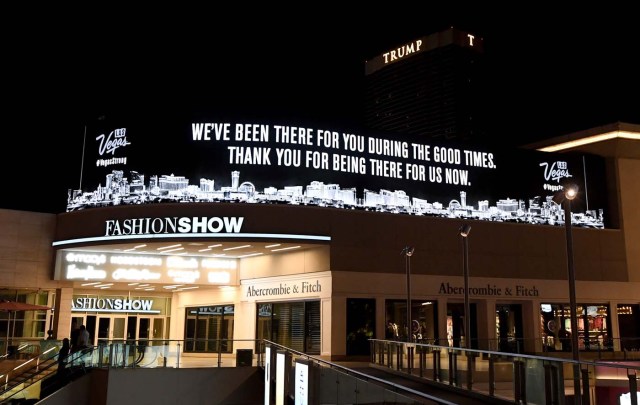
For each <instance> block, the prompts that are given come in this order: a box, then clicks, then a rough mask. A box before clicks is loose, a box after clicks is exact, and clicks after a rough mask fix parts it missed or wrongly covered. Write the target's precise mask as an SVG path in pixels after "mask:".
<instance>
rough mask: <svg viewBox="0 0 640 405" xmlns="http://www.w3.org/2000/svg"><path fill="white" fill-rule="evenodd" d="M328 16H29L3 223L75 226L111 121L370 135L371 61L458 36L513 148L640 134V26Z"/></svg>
mask: <svg viewBox="0 0 640 405" xmlns="http://www.w3.org/2000/svg"><path fill="white" fill-rule="evenodd" d="M247 7H248V8H250V7H249V6H247ZM325 7H327V8H326V9H307V10H305V11H302V10H291V9H284V8H282V9H278V10H276V9H273V8H270V9H268V10H267V9H265V10H254V9H247V10H243V11H242V12H241V13H240V12H236V13H233V14H226V13H224V12H222V10H216V11H215V12H214V11H211V10H206V11H204V10H190V11H189V12H188V13H184V12H178V11H175V10H164V11H157V10H156V11H154V12H153V13H152V12H151V11H145V12H144V13H141V14H138V13H136V15H132V14H131V10H127V12H126V13H125V12H123V10H119V11H118V12H113V11H110V12H108V13H107V12H102V11H101V12H100V13H97V12H91V13H88V12H87V13H84V14H83V10H73V12H72V10H69V14H68V16H67V17H57V18H53V17H52V16H50V15H44V13H43V15H41V16H39V17H35V16H33V15H30V16H29V17H28V18H27V17H21V16H16V18H15V20H14V21H13V24H14V25H15V26H16V28H19V30H18V29H16V30H15V31H14V32H13V35H12V36H10V37H6V38H5V42H6V49H5V50H4V51H3V52H4V57H3V59H4V61H5V64H4V70H5V74H4V83H3V88H4V91H3V92H2V93H3V99H4V102H3V105H4V112H5V119H4V120H3V121H4V123H5V124H7V123H8V125H5V131H6V132H5V136H4V137H3V141H4V142H3V151H4V152H5V153H4V154H3V155H4V156H3V163H2V168H3V174H4V177H5V178H4V180H5V182H4V187H3V192H2V197H1V199H0V207H2V208H11V209H24V210H34V211H43V212H63V211H64V208H65V206H66V196H67V189H69V188H73V187H75V186H76V184H77V183H78V178H79V175H80V163H81V157H82V141H83V134H84V128H85V125H86V126H89V127H90V126H91V125H92V124H93V123H95V121H96V120H97V119H98V117H101V116H107V117H110V118H113V117H128V118H131V117H134V118H135V119H136V120H139V121H144V120H149V121H150V122H151V121H153V122H155V123H157V122H158V121H162V120H165V119H170V118H171V117H172V116H175V115H176V114H182V113H184V112H193V111H198V112H200V113H203V114H207V113H208V112H211V113H216V112H218V111H236V112H241V113H242V112H243V111H246V112H247V114H250V115H251V116H254V117H260V116H263V117H280V116H286V117H293V118H299V119H300V120H314V121H318V122H323V123H326V125H327V126H328V127H334V126H335V127H345V126H346V127H352V128H359V127H361V124H360V122H361V114H362V97H363V94H362V88H363V78H364V61H365V60H367V59H371V58H373V57H375V56H377V55H378V54H380V53H383V52H385V51H387V50H388V49H391V48H393V47H397V46H399V45H401V44H403V43H405V42H408V41H411V40H413V39H415V38H418V37H421V36H424V35H428V34H430V33H433V32H437V31H439V30H442V29H445V28H447V27H449V26H455V27H457V28H460V29H462V30H466V31H470V32H473V33H475V34H476V35H478V36H481V37H483V39H484V41H485V57H486V62H487V64H488V66H489V69H488V77H487V80H489V82H490V88H491V91H490V94H487V95H486V107H487V110H488V112H489V127H488V129H489V131H491V133H492V136H494V137H498V136H503V137H505V139H506V142H507V143H508V144H509V145H522V144H526V143H529V142H532V141H534V140H538V139H544V138H549V137H553V136H557V135H561V134H564V133H568V132H573V131H578V130H582V129H587V128H590V127H593V126H597V125H604V124H608V123H611V122H615V121H625V122H632V123H640V97H638V94H640V77H639V76H640V75H639V74H638V72H639V71H640V69H639V68H638V63H637V62H636V58H637V57H638V54H639V53H640V52H639V51H640V32H639V31H638V28H637V22H636V21H634V17H635V16H636V14H634V13H633V12H632V11H631V10H624V9H610V10H602V9H598V10H595V9H594V10H569V11H568V12H560V10H557V9H544V10H543V9H533V10H526V9H523V10H510V9H501V10H488V9H484V8H482V7H480V6H474V7H473V8H472V9H471V8H470V9H464V10H456V12H454V13H452V12H438V11H436V10H435V9H427V10H415V9H412V8H411V6H409V5H406V4H397V5H395V3H394V5H393V6H385V7H383V8H379V9H375V10H359V11H358V12H357V13H354V12H346V11H344V10H340V9H339V8H336V7H333V8H329V7H328V6H325ZM460 8H464V6H460ZM57 12H60V10H57ZM76 12H79V13H80V17H76V15H77V14H75V13H76ZM499 16H506V17H501V18H498V17H499ZM166 136H167V140H168V139H170V138H169V136H168V134H167V135H166ZM162 137H163V134H159V142H160V141H162Z"/></svg>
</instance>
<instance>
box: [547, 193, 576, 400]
mask: <svg viewBox="0 0 640 405" xmlns="http://www.w3.org/2000/svg"><path fill="white" fill-rule="evenodd" d="M576 195H578V187H577V186H575V185H571V186H567V187H565V188H564V190H563V191H562V192H559V193H557V194H556V195H555V196H554V198H553V201H554V202H556V203H558V204H561V203H564V204H563V206H564V229H565V232H566V239H567V276H568V279H569V312H570V313H569V317H570V320H571V354H572V359H573V360H574V363H573V390H574V403H575V404H581V403H582V398H581V392H580V363H579V361H580V351H579V350H578V315H577V305H576V272H575V268H574V265H573V234H572V232H571V200H573V199H574V198H576Z"/></svg>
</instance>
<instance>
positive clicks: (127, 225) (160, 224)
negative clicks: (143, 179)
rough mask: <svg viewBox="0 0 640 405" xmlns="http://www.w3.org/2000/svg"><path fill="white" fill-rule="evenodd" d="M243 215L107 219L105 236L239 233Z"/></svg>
mask: <svg viewBox="0 0 640 405" xmlns="http://www.w3.org/2000/svg"><path fill="white" fill-rule="evenodd" d="M243 221H244V218H243V217H211V218H208V217H191V218H189V217H181V218H179V217H165V218H128V219H124V220H122V221H120V220H117V219H108V220H107V221H105V229H106V230H105V236H122V235H151V234H160V233H221V232H224V233H238V232H240V230H241V229H242V222H243Z"/></svg>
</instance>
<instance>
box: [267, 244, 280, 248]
mask: <svg viewBox="0 0 640 405" xmlns="http://www.w3.org/2000/svg"><path fill="white" fill-rule="evenodd" d="M280 245H281V244H280V243H276V244H273V245H267V246H265V249H269V248H272V247H276V246H280Z"/></svg>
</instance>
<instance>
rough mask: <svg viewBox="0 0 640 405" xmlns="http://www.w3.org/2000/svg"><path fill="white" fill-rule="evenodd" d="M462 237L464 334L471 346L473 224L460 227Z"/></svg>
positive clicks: (467, 344) (466, 344)
mask: <svg viewBox="0 0 640 405" xmlns="http://www.w3.org/2000/svg"><path fill="white" fill-rule="evenodd" d="M458 232H460V236H461V237H462V275H463V277H464V335H465V347H466V348H467V349H470V348H471V304H470V303H469V234H470V233H471V225H469V224H463V225H462V226H461V227H460V229H458Z"/></svg>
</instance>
